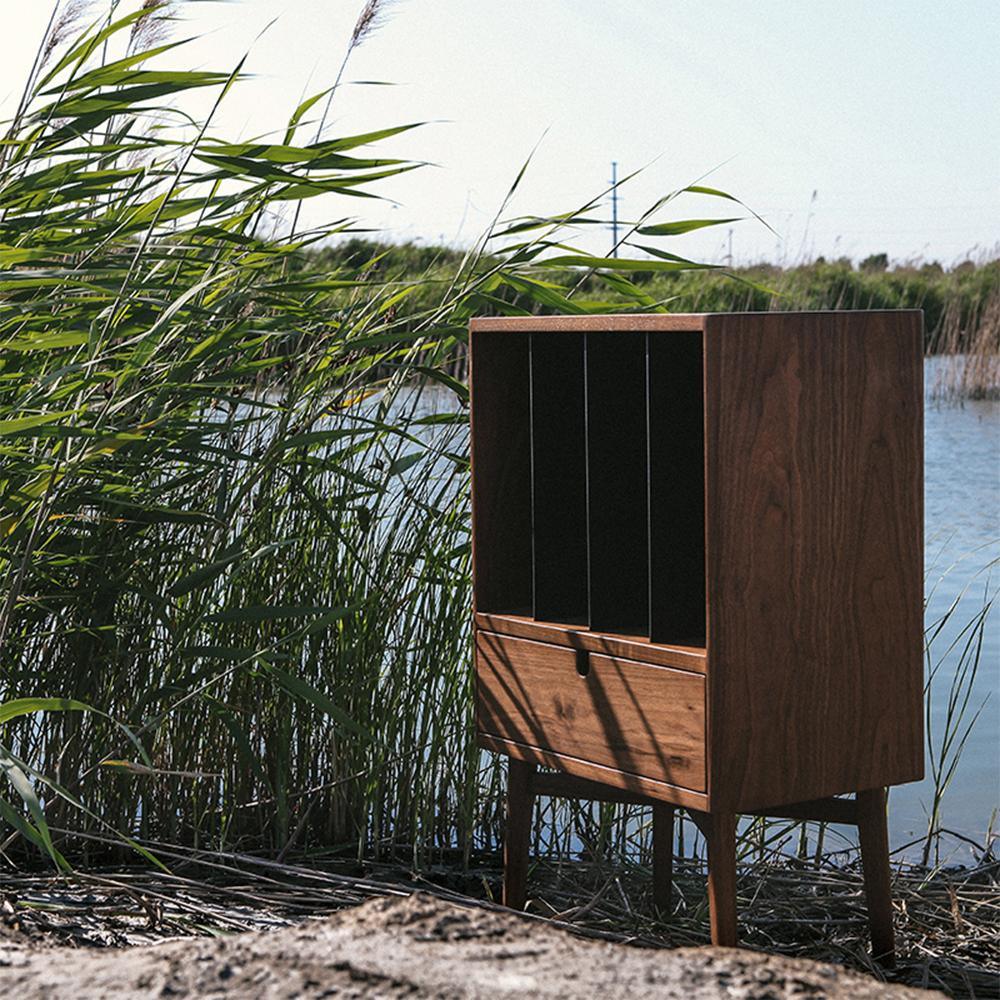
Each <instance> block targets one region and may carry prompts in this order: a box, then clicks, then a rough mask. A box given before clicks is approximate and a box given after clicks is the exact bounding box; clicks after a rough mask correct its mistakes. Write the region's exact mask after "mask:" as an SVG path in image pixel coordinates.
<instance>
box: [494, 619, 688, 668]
mask: <svg viewBox="0 0 1000 1000" xmlns="http://www.w3.org/2000/svg"><path fill="white" fill-rule="evenodd" d="M475 623H476V626H477V628H483V629H486V630H487V631H488V632H500V633H501V634H503V635H512V636H516V637H518V638H521V639H534V640H535V641H536V642H550V643H552V644H554V645H556V646H569V647H570V648H571V649H586V650H588V651H589V652H591V653H605V654H607V655H608V656H620V657H623V658H624V659H626V660H639V661H641V662H643V663H655V664H656V665H657V666H661V667H677V668H678V669H679V670H691V671H693V672H694V673H698V674H703V673H705V648H704V647H703V646H702V647H698V646H665V645H655V644H653V643H651V642H650V641H649V640H648V639H646V638H645V637H644V636H638V635H631V636H623V635H618V634H613V635H612V634H608V633H606V632H591V631H589V630H588V629H587V628H586V627H584V626H582V625H573V624H569V623H566V622H548V621H543V622H539V621H535V620H534V619H532V618H528V617H527V616H525V615H494V614H488V613H486V612H478V613H477V614H476V616H475Z"/></svg>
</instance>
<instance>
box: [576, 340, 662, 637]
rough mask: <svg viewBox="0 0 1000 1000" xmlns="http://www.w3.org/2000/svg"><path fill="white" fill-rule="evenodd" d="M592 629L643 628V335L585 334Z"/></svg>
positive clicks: (646, 626) (645, 623)
mask: <svg viewBox="0 0 1000 1000" xmlns="http://www.w3.org/2000/svg"><path fill="white" fill-rule="evenodd" d="M586 353H587V519H588V537H589V545H590V627H591V628H592V629H596V630H599V631H606V632H626V633H628V634H630V635H648V634H649V534H648V516H647V507H646V504H647V488H646V336H645V334H643V333H638V332H627V333H610V332H609V333H588V334H587V339H586Z"/></svg>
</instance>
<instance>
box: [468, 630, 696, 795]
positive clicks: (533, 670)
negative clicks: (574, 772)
mask: <svg viewBox="0 0 1000 1000" xmlns="http://www.w3.org/2000/svg"><path fill="white" fill-rule="evenodd" d="M476 679H477V695H476V714H477V724H478V728H479V731H480V732H481V733H484V734H487V735H489V736H494V737H498V738H500V739H503V740H511V741H513V742H516V743H521V744H525V745H527V746H531V747H538V748H541V749H543V750H549V751H552V752H553V753H557V754H562V755H565V756H568V757H575V758H577V759H579V760H582V761H587V762H589V763H592V764H597V765H599V766H601V767H607V768H612V769H614V770H616V771H622V772H624V773H626V774H636V775H640V776H642V777H644V778H649V779H651V780H653V781H660V782H666V783H667V784H671V785H678V786H680V787H682V788H689V789H692V790H694V791H699V792H703V791H705V787H706V782H705V678H704V677H702V676H700V675H699V674H693V673H689V672H687V671H683V670H673V669H671V668H669V667H660V666H654V665H653V664H650V663H639V662H637V661H635V660H626V659H621V658H619V657H613V656H606V655H604V654H600V653H591V652H587V651H586V650H574V649H568V648H566V647H565V646H554V645H549V644H548V643H544V642H534V641H532V640H530V639H513V638H511V637H509V636H502V635H497V634H496V633H493V632H484V631H482V630H477V631H476Z"/></svg>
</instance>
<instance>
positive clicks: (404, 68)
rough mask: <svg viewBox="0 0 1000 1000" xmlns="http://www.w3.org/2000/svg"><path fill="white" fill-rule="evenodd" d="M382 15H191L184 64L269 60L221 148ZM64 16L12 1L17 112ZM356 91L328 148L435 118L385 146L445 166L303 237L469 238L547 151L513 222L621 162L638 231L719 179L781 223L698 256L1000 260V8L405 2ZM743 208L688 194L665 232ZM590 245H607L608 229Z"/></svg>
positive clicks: (898, 1)
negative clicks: (338, 229) (681, 222)
mask: <svg viewBox="0 0 1000 1000" xmlns="http://www.w3.org/2000/svg"><path fill="white" fill-rule="evenodd" d="M107 2H108V0H99V6H100V5H101V4H106V3H107ZM128 2H129V0H125V4H126V6H127V4H128ZM362 6H363V3H362V0H186V2H183V3H181V4H179V8H180V15H181V21H180V23H178V24H177V26H176V28H175V34H176V35H177V36H187V35H197V36H199V38H198V39H197V40H196V41H195V42H193V43H192V44H191V45H189V46H185V47H184V48H183V49H181V50H180V53H182V55H178V56H176V57H175V58H176V59H177V60H179V61H182V62H183V65H184V66H185V68H193V67H196V66H197V67H200V68H212V69H228V68H230V67H232V66H233V65H234V64H235V62H236V61H237V60H238V59H239V58H240V57H241V56H242V55H243V54H244V53H246V52H249V53H250V54H249V59H248V62H247V70H248V71H249V72H250V73H252V74H253V75H254V76H253V79H251V80H248V81H246V82H245V83H244V84H242V85H241V86H240V87H238V88H237V89H236V90H235V91H234V92H233V93H232V95H231V96H230V98H229V99H228V100H227V103H226V106H225V108H224V110H223V113H222V115H221V117H220V119H219V124H218V128H217V129H216V132H217V133H225V134H227V136H229V137H242V138H246V137H250V136H259V135H264V134H267V133H269V132H273V131H275V130H277V129H279V128H281V127H282V125H283V123H284V122H285V121H286V120H287V117H288V115H289V113H290V112H291V110H292V109H293V108H294V107H295V106H296V104H297V103H298V102H299V100H300V99H301V98H302V97H303V95H305V94H309V93H313V92H315V91H318V90H321V89H323V88H324V87H325V86H328V85H329V84H330V83H331V82H332V80H333V79H334V78H335V76H336V73H337V70H338V68H339V66H340V64H341V61H342V59H343V55H344V51H345V46H346V43H347V40H348V38H349V36H350V32H351V28H352V27H353V24H354V21H355V19H356V17H357V15H358V12H359V10H360V8H361V7H362ZM51 7H52V4H51V2H50V0H0V15H2V16H0V23H2V24H3V27H4V30H3V32H0V113H3V114H4V115H5V116H6V114H9V111H10V109H11V107H12V103H13V102H14V101H16V97H17V94H18V92H19V88H20V85H21V81H22V80H23V78H24V75H25V73H26V72H27V69H28V66H29V65H30V62H31V59H32V57H33V54H34V50H35V48H36V46H37V44H38V39H39V38H40V36H41V34H42V32H43V29H44V25H45V22H46V21H47V19H48V16H49V13H50V12H51ZM123 9H124V8H123ZM344 79H345V80H348V81H372V80H376V81H382V82H386V83H391V84H392V86H374V85H365V84H356V83H352V84H351V85H349V86H345V87H343V88H342V89H340V90H339V91H338V92H337V95H336V97H335V99H334V103H333V107H332V110H331V119H330V124H329V126H328V132H327V134H328V136H335V135H340V134H350V133H356V132H367V131H371V130H372V129H376V128H381V127H385V126H388V125H393V124H400V123H404V122H427V123H428V124H426V125H424V126H422V127H421V128H420V129H417V130H415V131H413V132H410V133H407V134H406V135H404V136H401V137H398V138H396V139H394V140H392V141H391V142H390V143H389V144H386V145H385V146H384V147H383V150H382V151H383V152H384V153H385V154H386V155H389V154H390V153H391V154H392V155H398V156H405V157H410V158H413V159H417V160H421V161H427V162H428V163H429V164H430V165H428V166H426V167H423V168H421V169H419V170H416V171H414V172H412V173H410V174H407V175H405V176H404V177H400V178H394V179H392V180H390V181H388V182H386V183H384V184H383V186H382V187H380V188H379V189H378V190H379V193H380V194H382V195H384V196H385V199H386V200H384V201H380V202H375V201H371V202H359V201H357V200H351V201H350V202H349V203H348V204H344V202H343V201H342V200H340V199H336V198H328V199H324V200H319V201H316V202H312V203H308V205H307V208H306V209H305V210H304V213H303V219H304V220H305V221H306V222H310V223H319V222H322V221H324V220H329V219H334V218H340V217H342V216H343V215H344V214H354V213H361V219H362V221H363V222H364V223H365V224H367V225H370V226H373V227H376V228H378V229H380V230H382V231H383V232H384V233H385V235H386V236H387V238H391V239H393V240H397V241H402V240H415V241H419V242H425V243H426V242H441V241H443V242H446V243H450V244H456V245H469V244H471V243H472V242H473V241H474V240H475V239H476V238H477V237H479V235H480V234H481V233H482V232H483V231H484V230H485V229H486V228H487V227H488V226H489V224H490V221H491V220H492V219H493V217H494V216H495V214H496V213H497V211H498V210H500V208H501V206H502V204H503V202H504V198H505V196H506V194H507V192H508V190H509V188H510V186H511V184H512V182H513V180H514V178H515V177H516V176H517V174H518V171H519V170H520V168H521V166H522V165H523V164H524V163H525V161H526V160H527V159H528V158H529V157H531V163H530V166H529V168H528V171H527V173H526V175H525V177H524V180H523V182H522V183H521V185H520V186H519V188H518V191H517V193H516V195H515V198H514V200H513V202H512V203H511V204H509V205H508V206H507V208H506V210H505V212H504V214H505V215H507V216H512V215H518V214H554V213H557V212H565V211H569V210H570V209H574V208H577V207H579V206H580V205H582V204H584V203H586V202H587V201H588V200H590V199H591V198H593V197H595V196H597V195H600V194H601V192H602V191H604V190H605V188H606V187H607V181H608V179H609V177H610V173H611V162H612V161H613V160H614V161H617V162H618V164H619V167H618V169H619V173H620V174H621V175H625V174H628V173H631V172H633V171H637V170H638V171H640V172H639V174H638V175H637V176H636V177H634V178H633V179H632V180H630V181H629V182H628V183H627V184H625V185H623V187H622V189H621V192H620V193H621V198H622V200H621V203H620V207H619V212H620V214H621V216H622V217H623V218H625V219H632V218H634V217H636V216H638V215H639V214H640V213H641V212H643V211H645V210H646V209H647V208H648V207H649V206H650V205H651V204H652V203H653V202H654V201H656V199H658V198H659V197H660V196H662V195H664V194H667V193H669V192H670V191H673V190H675V189H677V188H679V187H683V186H685V185H687V184H690V183H692V182H695V181H700V182H701V183H703V184H708V185H711V186H712V187H716V188H722V189H725V190H726V191H729V192H731V193H732V194H734V195H736V196H737V197H739V198H740V199H741V200H742V201H744V202H746V203H747V204H748V205H749V206H750V207H751V208H752V209H753V210H754V211H755V212H757V213H759V214H760V215H761V216H763V217H764V218H765V219H766V220H767V222H768V223H769V225H770V226H771V227H772V228H773V230H775V232H772V231H771V230H770V229H768V228H767V227H765V226H764V225H762V224H761V223H759V222H757V221H756V220H754V219H753V218H752V217H750V218H749V219H747V220H745V221H741V222H739V223H737V224H734V225H732V226H729V225H727V226H721V227H718V228H717V229H712V230H707V231H702V232H699V233H691V234H687V235H685V236H682V237H678V238H677V239H676V240H674V241H673V242H672V243H669V244H666V243H661V244H660V246H661V247H662V248H663V249H670V250H672V251H673V252H675V253H680V254H683V255H685V256H696V257H698V258H699V259H704V260H712V261H720V262H723V261H728V260H729V258H730V255H731V257H732V260H733V262H735V263H738V264H739V263H748V262H751V261H760V260H767V261H770V262H773V263H779V264H785V265H787V264H793V263H796V262H798V261H801V260H807V259H812V258H814V257H815V256H817V255H823V256H826V257H827V258H835V257H841V256H847V257H851V258H852V259H854V260H860V259H861V258H863V257H865V256H867V255H869V254H872V253H880V252H884V253H887V254H888V255H889V257H890V259H892V260H893V261H896V262H906V261H918V260H920V261H931V260H938V261H940V262H942V263H943V264H945V265H946V266H947V265H953V264H955V263H957V262H959V261H961V260H963V259H965V258H967V257H972V258H974V259H983V258H986V257H995V256H998V255H1000V0H956V2H953V3H948V4H943V3H940V0H934V2H931V0H839V2H838V3H836V4H830V3H825V2H821V0H755V2H752V3H750V2H746V0H701V2H698V3H692V2H689V0H684V2H680V0H631V2H629V3H625V2H622V0H603V2H597V0H464V2H463V0H396V2H394V3H390V4H389V8H388V14H387V16H386V17H385V19H384V23H383V24H382V26H381V27H380V28H379V30H378V31H377V32H376V33H375V34H374V35H373V36H372V37H370V38H369V39H368V40H366V41H365V42H364V44H363V45H362V46H360V47H359V48H358V49H356V50H355V52H354V53H353V55H352V57H351V60H350V62H349V64H348V67H347V71H346V73H345V75H344ZM533 151H534V152H533ZM729 207H730V208H731V207H732V206H731V205H730V206H729ZM604 211H605V214H607V215H608V216H610V208H609V207H607V206H606V207H605V209H604ZM732 214H746V213H740V212H737V213H733V212H731V211H727V210H726V206H725V203H722V202H719V201H716V200H712V199H705V198H699V197H696V196H692V195H685V196H683V197H682V198H681V199H678V200H677V201H676V202H674V203H673V204H672V205H671V206H670V213H668V214H665V215H662V216H660V217H658V218H659V219H660V220H661V221H668V220H669V219H674V218H687V217H698V218H701V217H712V216H728V215H732ZM576 242H577V243H578V245H580V246H582V247H584V248H586V249H588V250H592V251H601V252H603V251H605V250H606V249H607V248H608V247H609V246H610V243H611V235H610V232H609V231H605V230H603V229H595V230H594V231H592V232H589V233H586V234H582V235H581V236H580V237H579V239H578V240H577V241H576Z"/></svg>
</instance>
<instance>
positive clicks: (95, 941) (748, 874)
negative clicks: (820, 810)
mask: <svg viewBox="0 0 1000 1000" xmlns="http://www.w3.org/2000/svg"><path fill="white" fill-rule="evenodd" d="M150 846H154V845H150ZM155 849H156V850H157V853H158V855H159V856H160V857H161V858H162V859H163V860H165V861H168V862H169V864H170V866H171V872H170V873H169V874H168V873H164V872H154V871H150V870H147V869H137V868H132V869H124V870H123V869H116V870H114V871H93V872H90V873H87V874H81V875H73V876H48V875H46V876H38V875H36V876H32V875H23V874H21V875H14V876H7V875H5V878H4V892H3V898H2V899H0V921H2V925H3V926H6V928H7V933H10V932H11V931H12V930H13V931H14V932H15V933H18V934H21V935H28V936H30V937H33V938H35V939H36V940H39V941H40V943H46V944H73V945H76V946H84V947H93V946H105V945H116V946H117V945H125V944H145V943H151V942H153V941H156V940H158V939H162V938H164V937H168V936H171V937H172V936H176V935H199V934H208V933H220V932H222V933H232V932H236V931H241V930H262V929H266V928H269V927H278V926H284V925H287V924H290V923H294V922H296V921H298V920H301V919H304V918H306V917H309V916H316V915H320V914H324V913H328V912H331V911H332V910H335V909H340V908H342V907H345V906H353V905H357V904H358V903H360V902H362V901H364V900H365V899H367V898H371V897H372V896H387V895H405V894H407V893H409V892H411V891H413V890H414V889H423V890H425V891H431V892H433V893H435V894H436V895H439V896H441V897H443V898H446V899H451V900H454V901H458V902H478V903H480V904H482V905H487V906H490V907H495V906H496V903H495V902H493V900H494V899H495V898H496V896H497V895H498V890H499V880H500V869H499V866H498V864H497V862H496V859H495V857H494V856H488V857H486V858H482V859H478V861H474V862H473V864H471V865H470V866H469V867H462V866H460V864H458V862H457V860H456V863H455V864H454V865H441V866H438V867H436V868H434V869H431V870H429V871H427V872H426V873H425V874H424V875H415V874H413V873H412V872H410V871H409V870H408V869H406V868H404V867H402V866H400V865H398V864H396V865H394V864H381V865H374V864H365V865H363V866H362V865H358V864H357V863H355V862H350V861H343V860H332V861H326V862H319V861H317V860H315V859H312V860H310V861H309V862H308V863H303V864H279V863H276V862H274V861H269V860H266V859H263V858H260V857H257V856H250V855H241V854H237V853H229V852H208V851H206V852H194V851H182V850H179V849H176V848H169V847H163V846H156V848H155ZM998 883H1000V864H998V863H997V862H996V861H995V860H993V859H992V857H991V856H989V855H987V856H986V857H985V858H984V859H983V860H982V861H981V863H980V864H979V865H978V866H976V867H971V868H956V869H950V870H946V869H936V870H928V869H924V868H920V867H915V866H909V865H905V864H902V865H898V866H896V868H895V872H894V884H893V892H894V901H895V910H896V931H897V936H898V956H899V960H898V966H897V968H896V970H895V971H893V972H891V973H886V972H885V971H884V970H883V969H881V968H880V967H879V966H877V965H875V964H874V963H873V962H872V961H871V959H870V958H869V956H868V952H867V917H866V909H865V900H864V892H863V884H862V878H861V873H860V866H859V864H858V863H857V862H856V860H853V859H852V860H850V861H848V862H847V863H846V864H844V865H842V866H840V867H834V866H833V865H832V864H821V865H820V867H819V868H818V869H817V868H815V867H813V865H812V863H810V864H808V865H806V864H800V863H796V862H795V861H794V860H792V859H788V858H786V859H784V860H783V861H781V862H772V863H767V864H754V865H749V866H745V867H744V868H742V869H741V876H740V881H739V904H740V914H741V933H742V936H743V943H744V945H745V946H746V947H749V948H754V949H760V950H763V951H768V952H776V953H780V954H785V955H791V956H795V957H800V958H810V959H814V960H819V961H827V962H834V963H837V964H840V965H844V966H848V967H850V968H853V969H858V970H860V971H862V972H865V973H867V974H869V975H873V976H875V977H877V978H881V979H887V980H889V981H893V982H900V983H905V984H908V985H912V986H922V987H929V988H935V989H940V990H943V991H944V992H946V993H948V994H950V995H953V996H957V997H975V998H985V997H995V996H996V995H997V986H998V984H1000V978H998V977H1000V960H998V956H1000V884H998ZM528 910H529V914H530V915H533V916H535V917H538V918H546V919H554V920H555V921H556V922H557V923H559V924H560V925H562V926H567V927H569V928H571V929H573V930H574V931H575V932H576V933H581V934H584V935H586V936H592V937H599V938H604V939H610V940H617V941H622V942H627V943H631V944H635V945H638V946H643V947H654V948H660V947H678V946H685V945H700V944H706V943H707V942H708V921H707V907H706V902H705V871H704V866H703V864H702V863H701V862H700V861H697V860H684V861H680V862H679V863H678V864H677V866H676V871H675V892H674V907H673V912H672V913H671V915H670V918H669V920H666V921H665V920H662V919H659V918H658V917H656V916H654V915H653V910H652V900H651V878H650V872H649V869H648V867H647V866H646V865H645V864H642V863H636V864H623V863H621V862H620V861H619V862H615V863H609V862H607V861H604V860H600V861H580V860H577V859H569V858H566V857H564V858H561V859H555V860H546V861H540V862H538V863H536V865H535V867H534V869H533V871H532V874H531V899H530V902H529V906H528ZM3 926H0V933H2V931H3Z"/></svg>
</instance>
